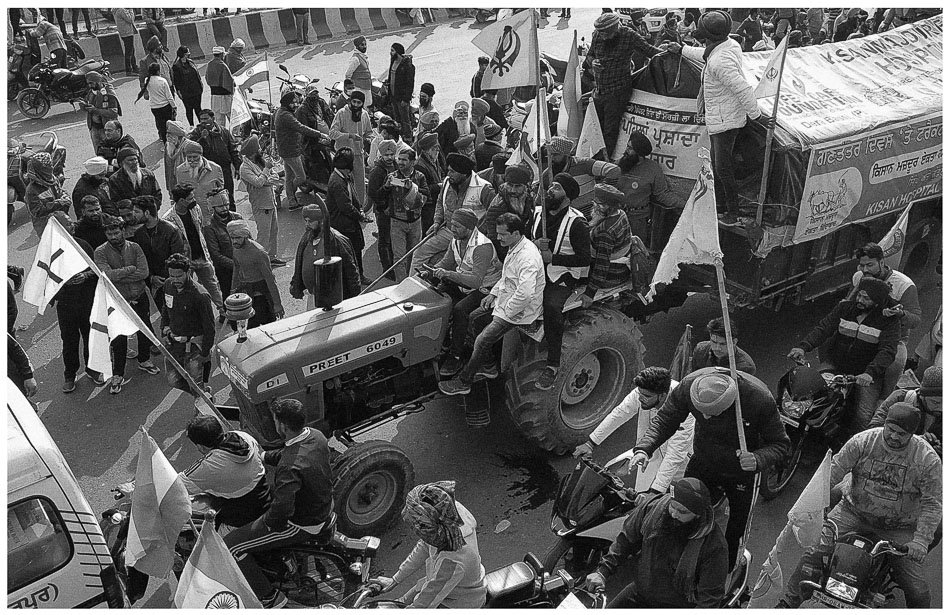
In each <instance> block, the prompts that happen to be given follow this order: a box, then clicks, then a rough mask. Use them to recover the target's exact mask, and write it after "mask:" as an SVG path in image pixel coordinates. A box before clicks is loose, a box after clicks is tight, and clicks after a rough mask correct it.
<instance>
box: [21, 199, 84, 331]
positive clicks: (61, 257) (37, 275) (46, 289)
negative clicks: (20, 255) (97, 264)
mask: <svg viewBox="0 0 950 615" xmlns="http://www.w3.org/2000/svg"><path fill="white" fill-rule="evenodd" d="M86 269H89V265H88V263H87V262H86V259H85V255H84V254H82V250H81V249H80V248H79V246H78V245H77V244H76V242H75V240H73V238H72V237H70V235H69V233H67V232H66V230H65V229H64V228H63V227H62V225H61V224H60V223H59V221H58V220H56V218H54V217H52V216H51V217H50V219H49V223H47V225H46V230H45V231H43V236H42V237H41V238H40V243H39V245H38V246H37V247H36V255H35V256H34V257H33V266H32V267H30V272H29V273H28V274H27V275H26V280H25V281H24V283H23V300H24V301H26V302H27V303H29V304H30V305H35V306H36V308H37V310H36V311H37V312H38V313H39V314H42V313H43V312H45V311H46V306H47V305H49V302H50V301H52V300H53V297H55V296H56V293H58V292H59V289H60V288H62V287H63V284H65V283H66V281H67V280H69V278H71V277H73V276H74V275H76V274H77V273H81V272H83V271H85V270H86Z"/></svg>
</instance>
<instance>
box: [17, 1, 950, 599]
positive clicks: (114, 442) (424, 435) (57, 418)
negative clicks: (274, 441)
mask: <svg viewBox="0 0 950 615" xmlns="http://www.w3.org/2000/svg"><path fill="white" fill-rule="evenodd" d="M599 12H600V11H599V10H598V9H575V10H574V11H573V18H572V19H571V20H570V23H568V21H566V20H561V21H558V20H557V19H556V18H552V19H550V20H548V21H547V22H542V28H541V30H540V41H541V48H542V49H543V50H545V51H549V52H552V53H554V54H555V55H560V56H564V57H566V55H567V53H568V49H569V46H570V44H571V37H572V35H573V29H574V28H577V29H578V30H579V36H585V37H586V38H587V39H588V40H589V38H590V33H591V32H592V23H593V20H594V18H595V17H596V16H597V15H598V14H599ZM553 14H556V13H553ZM478 31H479V27H478V26H476V25H475V24H474V21H473V20H455V21H450V22H447V23H441V24H437V25H428V26H426V27H423V28H418V29H407V30H403V31H397V32H391V33H389V32H385V33H384V32H381V33H378V34H376V35H375V36H372V37H370V40H369V57H370V62H371V67H372V70H373V73H374V74H377V75H378V74H379V73H381V72H383V71H384V70H385V68H386V65H385V64H384V63H388V57H389V53H388V50H389V46H390V45H391V44H392V43H394V42H400V43H402V44H403V45H404V46H405V47H406V49H407V52H408V53H410V54H412V55H413V60H414V63H415V65H416V85H417V89H418V86H419V84H421V83H422V82H424V81H430V82H432V83H433V84H435V89H436V96H435V103H436V107H437V109H438V110H439V111H440V113H441V114H442V115H443V116H445V114H446V113H448V112H449V111H450V109H451V106H452V104H453V103H454V102H455V101H456V100H461V99H467V98H468V91H469V85H470V79H471V75H472V74H473V73H474V71H475V69H476V58H477V57H478V56H479V55H481V53H480V52H479V51H478V49H476V48H475V47H474V46H473V45H471V44H470V43H469V42H468V41H470V40H471V39H472V38H474V36H475V35H476V34H477V33H478ZM351 50H352V45H351V44H350V43H349V42H348V41H331V42H326V43H322V44H319V45H316V46H311V47H307V48H289V49H280V50H273V51H272V52H271V53H270V57H271V58H272V59H274V60H276V61H277V62H282V63H285V64H286V65H287V67H288V68H289V69H290V72H291V73H296V72H305V73H308V74H310V75H312V76H314V77H319V78H320V79H321V80H322V85H326V86H329V85H331V84H332V83H333V82H335V81H337V80H340V79H342V78H343V72H344V70H345V68H346V64H347V62H348V59H349V57H350V52H351ZM253 61H255V60H251V62H253ZM273 69H274V67H273V66H272V70H273ZM274 83H275V84H276V81H275V82H274ZM117 89H118V94H119V99H120V101H121V103H122V105H123V109H124V111H125V113H124V115H123V118H122V121H123V123H124V125H125V126H126V130H127V132H130V133H131V134H133V135H134V136H135V138H136V140H137V141H138V143H139V144H140V146H142V147H143V149H144V151H145V157H146V159H147V161H148V163H149V166H150V168H152V169H153V170H155V171H156V173H157V174H160V175H161V174H162V169H161V166H162V165H161V158H160V156H161V151H160V147H159V145H160V144H159V143H158V142H157V134H156V132H155V127H154V122H153V119H152V116H151V113H150V112H149V111H148V110H147V108H146V107H145V106H144V104H143V103H141V102H140V103H139V104H138V105H135V104H133V101H134V99H135V95H136V94H137V92H138V83H137V80H136V79H130V78H127V77H120V78H118V79H117ZM274 92H275V95H276V92H277V88H276V87H275V88H274ZM253 95H254V96H256V97H263V98H266V93H265V92H264V88H263V87H260V86H259V91H255V92H254V94H253ZM179 117H180V118H183V109H182V108H181V107H179ZM7 120H8V125H9V130H10V135H12V136H17V137H19V138H21V139H25V140H26V141H27V142H29V143H32V144H36V143H39V141H40V133H41V132H42V131H45V130H55V131H56V132H57V134H58V136H59V138H60V140H61V141H62V142H63V143H64V144H65V145H66V146H67V147H68V160H67V168H66V175H67V177H68V179H67V184H66V185H67V187H68V189H70V190H71V188H72V185H73V184H74V183H75V181H76V179H78V177H79V175H80V174H81V173H82V167H81V165H82V161H84V160H85V159H87V158H89V157H90V156H91V155H92V151H91V145H90V141H89V137H88V134H87V131H86V128H85V117H84V114H82V113H81V112H76V111H71V110H70V108H69V107H68V106H66V105H56V106H54V108H53V109H52V111H51V114H50V115H49V116H47V117H46V118H44V119H43V120H36V121H31V120H27V119H25V118H24V117H23V116H22V115H20V114H19V112H17V111H16V109H15V106H14V105H8V111H7ZM162 185H164V182H163V183H162ZM238 197H239V203H238V211H240V212H242V213H245V214H246V213H248V212H249V206H248V203H247V200H246V196H245V195H244V194H243V193H239V194H238ZM279 219H280V245H281V246H282V248H281V251H282V252H283V254H284V255H286V256H291V255H292V252H293V246H294V245H296V242H297V240H298V238H299V235H300V233H301V232H302V229H303V224H302V221H301V220H300V218H299V215H298V214H296V213H289V212H286V211H280V213H279ZM373 230H374V227H373V226H372V225H370V226H369V227H367V229H366V235H367V246H368V247H367V250H366V255H365V262H366V263H367V272H368V275H372V274H374V273H376V274H378V273H379V272H380V267H379V262H378V258H377V257H376V249H375V240H374V239H373V237H372V235H371V233H372V231H373ZM36 242H37V239H36V237H35V236H33V231H32V226H31V225H30V224H29V216H28V214H27V213H26V212H24V211H22V209H20V210H18V211H17V215H16V218H15V220H14V223H13V225H12V227H11V229H10V232H9V234H8V261H9V262H10V263H12V264H18V265H21V266H24V267H29V266H30V264H31V263H32V258H33V253H34V251H35V245H36ZM275 273H276V274H277V281H278V285H279V287H280V288H281V295H282V300H283V302H284V306H285V308H286V310H287V312H288V314H296V313H299V312H301V311H303V309H304V305H303V302H302V301H296V300H294V299H292V298H291V297H290V296H289V292H288V288H289V281H290V277H291V274H292V270H291V269H290V268H289V267H285V268H282V269H278V270H276V272H275ZM931 281H932V280H931ZM921 302H922V304H923V308H924V319H923V321H924V322H925V323H926V322H930V321H931V319H932V318H933V315H934V313H935V311H936V309H937V307H938V306H939V302H940V292H939V286H938V285H936V284H934V283H930V284H929V285H928V286H927V287H926V288H925V289H924V290H923V291H922V293H921ZM831 305H832V303H831V302H830V301H823V302H818V303H816V304H814V305H810V306H805V307H800V308H792V309H786V310H784V311H783V312H781V313H778V314H775V313H772V312H768V311H760V312H754V313H743V314H740V315H739V316H738V318H737V323H738V326H739V327H740V328H741V332H742V339H741V342H740V344H741V346H742V347H743V348H744V349H745V350H746V351H748V352H749V353H750V354H751V355H752V357H753V358H754V359H755V361H756V363H757V364H758V369H759V372H758V375H759V376H760V377H761V378H762V379H763V380H764V381H765V382H766V383H768V384H769V385H770V386H774V383H776V382H777V380H778V378H779V377H780V376H781V374H782V373H783V372H784V371H785V370H786V369H788V367H789V365H788V363H787V362H786V360H785V359H784V356H785V353H786V352H787V350H788V349H789V348H791V347H792V346H793V345H794V343H795V342H796V341H797V340H798V339H799V338H800V336H801V335H802V334H803V333H804V332H805V331H807V330H808V328H809V327H811V326H812V325H813V324H814V323H816V322H817V321H818V320H819V319H820V317H821V316H822V315H823V314H825V313H826V312H827V311H828V310H829V309H830V307H831ZM20 309H21V312H20V320H19V322H20V324H21V325H23V326H24V327H25V330H22V331H20V332H19V334H18V337H19V338H20V339H21V340H22V341H23V342H24V344H25V345H26V346H28V352H29V354H30V357H31V359H32V360H33V363H34V366H35V368H36V377H37V380H38V382H39V387H40V393H39V395H38V398H37V400H38V403H39V413H40V415H41V416H42V418H43V421H44V422H45V424H46V425H47V427H48V429H49V430H50V432H51V433H52V435H53V437H54V438H55V440H56V441H57V442H58V443H59V446H60V447H61V448H62V450H63V454H64V455H65V457H66V459H67V460H68V462H69V463H70V465H71V466H72V469H73V472H74V473H75V475H76V477H77V478H78V479H79V482H80V484H81V486H82V488H83V491H84V492H85V494H86V496H87V498H88V499H89V501H90V503H91V504H92V506H93V508H94V509H95V510H103V509H105V508H107V507H108V506H110V503H111V497H110V495H109V489H110V488H111V487H112V486H113V485H115V484H117V483H119V482H122V481H125V480H127V479H128V478H130V477H131V476H133V475H134V471H135V460H136V456H137V453H138V448H139V442H140V438H139V436H138V435H137V430H138V428H139V427H140V426H143V425H144V426H145V427H146V428H147V429H148V431H149V433H150V434H151V435H152V437H153V438H155V440H156V441H157V442H158V443H159V445H160V446H162V448H163V450H164V451H165V454H166V455H167V456H168V458H169V459H170V460H171V462H172V464H173V465H174V466H175V467H176V468H178V469H184V468H185V467H187V466H188V465H189V464H190V463H191V462H192V461H193V460H194V459H196V458H197V456H198V452H197V450H196V449H195V448H194V446H192V445H191V443H190V442H188V441H187V439H186V438H185V437H184V435H183V432H182V429H183V427H184V425H185V423H186V422H187V420H188V419H189V418H190V417H191V416H192V415H193V412H194V410H193V408H192V404H191V401H190V399H189V398H187V397H183V396H182V395H181V394H180V393H179V392H178V391H175V390H172V391H169V388H168V386H167V385H166V383H165V380H164V374H162V375H159V376H149V375H147V374H144V373H143V372H139V371H138V370H137V369H136V368H135V365H134V361H130V365H129V368H128V374H129V375H130V376H131V377H132V381H131V383H130V384H129V385H127V386H126V387H125V388H124V390H123V391H122V393H121V394H120V395H118V396H111V395H109V394H108V392H107V391H106V390H105V389H104V388H100V389H93V388H92V386H91V384H90V382H89V381H88V379H86V378H80V380H79V381H78V382H77V384H78V388H77V390H76V392H74V393H73V394H71V395H68V396H67V395H63V394H62V393H61V392H60V386H61V385H62V361H61V359H60V353H61V347H62V346H61V342H60V339H59V332H58V329H57V324H56V319H55V311H53V310H48V311H47V312H46V314H44V315H41V316H38V315H37V314H36V310H35V308H33V307H32V306H28V305H25V304H23V303H22V301H21V302H20ZM717 315H719V307H718V303H716V302H714V301H712V300H710V299H709V298H708V297H707V296H705V295H695V296H693V297H691V298H690V299H689V300H688V301H687V303H686V304H685V305H684V306H683V307H681V308H678V309H675V310H673V311H671V312H669V313H667V314H660V315H657V316H656V317H654V318H653V319H652V321H651V322H650V323H649V324H647V325H645V326H643V327H642V331H643V335H644V344H645V345H646V349H647V350H646V357H645V363H646V365H663V366H668V365H669V363H670V360H671V358H672V355H673V350H674V347H675V345H676V343H677V340H678V339H679V336H680V334H681V333H682V331H683V328H684V326H685V325H686V324H692V325H693V327H694V330H695V331H696V332H697V336H698V337H699V338H700V339H702V337H703V335H704V333H703V332H704V326H705V323H706V322H707V321H708V320H709V319H710V318H713V317H715V316H717ZM917 337H919V336H915V337H914V338H913V339H912V340H911V342H912V344H916V342H917ZM911 348H913V345H912V346H911ZM212 387H213V389H214V391H215V397H216V400H217V401H218V402H219V403H223V402H225V401H226V400H227V398H228V396H229V394H230V388H229V386H228V384H227V381H226V379H225V378H224V377H223V376H222V375H221V373H220V371H217V372H216V373H215V375H214V377H213V378H212ZM635 432H636V427H635V426H634V425H627V426H625V427H624V428H622V429H621V430H620V431H618V433H617V434H615V435H614V436H612V437H611V438H610V439H609V440H608V441H607V442H606V443H605V444H604V445H603V446H602V447H601V449H600V450H598V451H597V454H596V457H597V458H598V459H599V460H600V461H605V460H607V459H609V458H610V457H612V456H614V455H615V454H617V453H619V452H621V451H622V450H624V449H625V448H627V447H629V446H631V445H632V443H633V441H634V440H635V437H636V433H635ZM364 439H383V440H389V441H391V442H393V443H394V444H397V445H399V446H401V447H402V448H403V449H405V450H406V452H407V453H408V455H409V456H410V458H411V459H412V460H413V463H414V466H415V472H416V480H417V482H424V481H432V480H440V479H451V480H455V481H457V483H458V486H457V494H458V498H459V500H460V501H462V502H463V503H465V505H466V506H468V507H469V509H470V510H472V512H473V513H474V515H475V517H476V518H477V519H478V522H479V531H478V533H479V543H480V550H481V553H482V558H483V560H484V565H485V567H486V569H488V570H492V569H494V568H497V567H500V566H503V565H505V564H508V563H510V562H512V561H515V560H519V559H521V558H522V557H523V556H524V554H525V553H526V552H528V551H533V552H535V553H537V554H538V555H539V556H540V555H542V554H543V553H544V551H545V550H546V549H547V547H548V545H549V544H550V543H551V534H550V531H549V524H550V523H549V522H550V514H551V506H552V499H553V496H554V494H555V491H556V489H557V485H558V481H559V477H561V476H563V475H565V474H566V473H568V472H569V471H570V469H571V468H572V466H573V462H572V460H571V459H570V458H564V457H556V456H553V455H550V454H548V453H545V452H542V451H539V450H538V449H537V448H535V447H534V446H533V445H531V444H530V443H528V442H526V441H525V440H524V439H523V438H522V437H521V436H520V435H519V434H518V432H517V431H516V429H515V428H514V426H513V424H512V423H511V420H510V418H509V417H508V415H507V412H506V411H505V410H504V408H503V407H502V406H500V405H498V404H496V405H495V407H494V408H493V409H492V424H491V425H490V426H489V427H487V428H485V429H481V430H471V429H469V428H468V427H466V424H465V420H464V416H463V412H462V410H461V404H460V402H457V401H456V400H455V399H443V400H439V401H435V402H432V403H430V404H428V406H427V408H426V411H425V412H422V413H419V414H415V415H412V416H409V417H406V418H404V419H402V420H399V421H397V422H395V423H390V424H388V425H386V426H384V427H382V428H379V429H377V430H375V431H373V432H370V433H369V434H367V436H366V437H365V438H364ZM813 467H814V466H811V467H806V468H805V469H804V470H803V471H802V472H800V473H799V475H798V476H797V477H796V481H795V483H796V484H794V485H793V486H791V487H790V488H789V489H788V490H787V492H786V494H784V495H783V496H781V497H779V498H777V499H776V500H774V501H772V502H762V503H760V504H759V506H758V507H757V509H756V511H755V520H754V523H753V531H752V534H751V537H750V542H749V546H750V548H751V551H752V553H753V557H754V561H755V565H754V570H755V571H757V570H758V566H759V565H760V564H761V562H762V561H763V559H764V558H765V556H766V554H767V553H768V551H769V549H770V548H771V546H772V544H773V542H774V540H775V537H776V536H777V535H778V533H779V531H780V530H781V528H782V527H783V526H784V524H785V520H786V519H785V514H786V513H787V511H788V509H789V508H790V507H791V505H792V504H793V503H794V500H795V498H796V497H797V494H798V493H799V492H800V491H801V489H802V488H803V487H804V485H805V483H806V482H807V479H808V478H809V476H810V473H811V470H812V469H813ZM503 522H504V523H503ZM506 526H507V527H506ZM413 543H414V539H413V538H411V536H410V534H409V533H408V531H407V528H406V527H404V525H403V524H402V523H401V522H400V523H399V524H398V525H397V526H396V527H394V528H392V529H391V530H390V531H389V532H387V533H386V534H385V535H384V536H383V537H382V547H381V551H380V555H379V557H378V560H377V566H378V568H379V570H380V571H385V572H387V573H389V574H391V573H392V572H394V571H395V569H396V568H397V567H398V565H399V563H400V562H401V561H402V558H403V557H405V555H407V554H408V552H409V550H410V549H411V548H412V545H413ZM941 553H942V549H941V548H940V547H938V549H937V550H936V552H935V553H933V554H931V555H930V556H929V558H928V560H927V576H928V579H929V581H930V584H931V588H932V591H933V593H934V604H935V605H939V604H941V597H942V596H941V594H942V592H941V581H940V579H941V574H942V566H941V559H942V558H941ZM782 563H783V566H784V567H785V570H790V567H791V566H792V565H793V564H794V561H792V560H791V556H786V557H785V558H783V561H782ZM155 585H156V584H155V583H154V582H153V587H154V586H155ZM169 599H170V593H169V589H168V586H165V585H162V586H160V587H158V588H157V589H153V590H152V591H150V593H149V595H148V596H147V598H146V599H145V600H144V601H143V602H142V603H140V606H147V607H154V608H162V607H168V606H170V602H169Z"/></svg>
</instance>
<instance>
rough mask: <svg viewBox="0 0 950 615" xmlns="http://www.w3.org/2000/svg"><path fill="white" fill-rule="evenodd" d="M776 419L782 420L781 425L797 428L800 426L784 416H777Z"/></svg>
mask: <svg viewBox="0 0 950 615" xmlns="http://www.w3.org/2000/svg"><path fill="white" fill-rule="evenodd" d="M778 417H779V418H780V419H782V422H783V423H785V424H786V425H791V426H792V427H798V426H799V425H800V424H801V423H799V422H798V421H796V420H795V419H793V418H792V417H790V416H785V415H784V414H779V415H778Z"/></svg>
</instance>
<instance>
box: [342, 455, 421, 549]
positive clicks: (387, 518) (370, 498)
mask: <svg viewBox="0 0 950 615" xmlns="http://www.w3.org/2000/svg"><path fill="white" fill-rule="evenodd" d="M332 469H333V496H334V506H335V507H336V514H337V524H338V527H339V528H340V531H341V532H343V533H344V534H346V535H347V536H351V537H354V538H358V537H362V536H380V535H382V532H383V531H384V530H385V529H386V528H388V527H389V526H390V525H391V524H392V523H393V521H395V520H396V518H397V517H398V516H399V512H400V511H401V510H402V507H403V504H404V503H405V501H406V494H407V493H409V489H411V488H412V486H413V484H414V481H415V472H414V471H413V468H412V462H411V461H409V457H407V456H406V453H404V452H403V451H402V449H400V448H399V447H398V446H395V445H393V444H390V443H389V442H384V441H382V440H372V441H370V442H361V443H359V444H354V445H353V446H351V447H350V448H348V449H346V451H344V452H343V454H342V455H340V456H339V458H337V459H336V461H335V462H334V463H333V465H332Z"/></svg>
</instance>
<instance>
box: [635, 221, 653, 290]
mask: <svg viewBox="0 0 950 615" xmlns="http://www.w3.org/2000/svg"><path fill="white" fill-rule="evenodd" d="M655 272H656V259H655V258H653V254H651V253H650V250H649V249H648V248H647V247H646V246H645V245H644V243H643V240H642V239H640V238H639V237H637V236H636V235H634V236H633V239H632V241H631V242H630V275H631V276H632V280H633V290H634V292H637V293H639V294H641V295H645V294H646V293H647V291H648V290H650V282H652V281H653V274H654V273H655Z"/></svg>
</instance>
